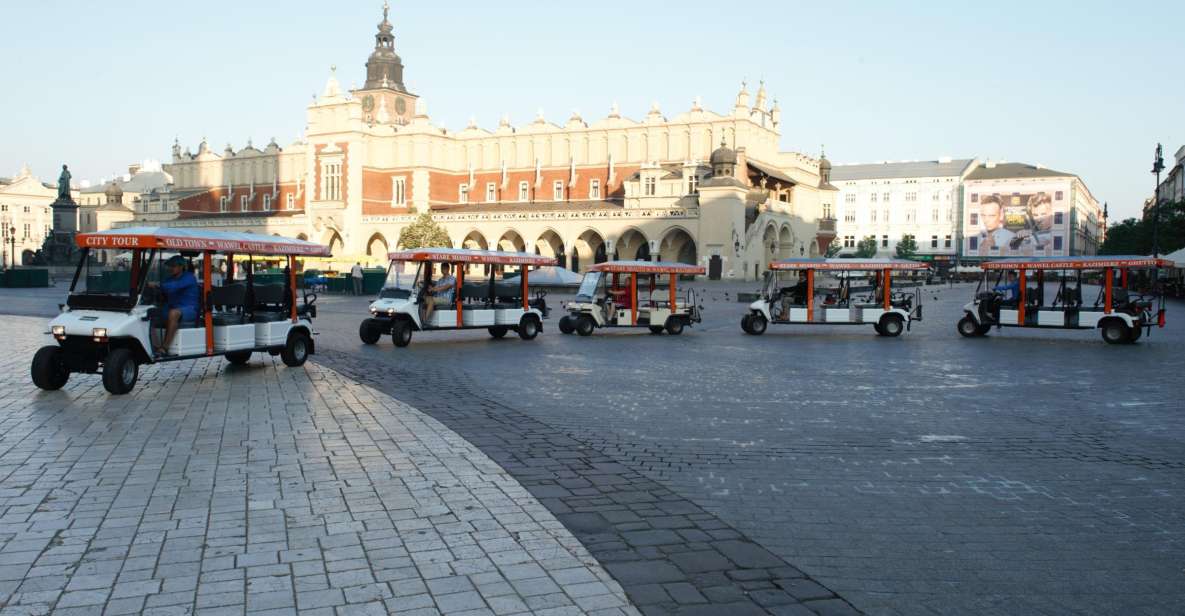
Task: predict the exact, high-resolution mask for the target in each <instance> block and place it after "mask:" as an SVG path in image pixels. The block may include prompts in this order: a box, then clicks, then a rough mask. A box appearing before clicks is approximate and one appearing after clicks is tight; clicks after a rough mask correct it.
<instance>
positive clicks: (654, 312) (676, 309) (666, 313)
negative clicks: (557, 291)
mask: <svg viewBox="0 0 1185 616" xmlns="http://www.w3.org/2000/svg"><path fill="white" fill-rule="evenodd" d="M704 272H705V270H704V268H703V267H701V266H699V265H688V264H686V263H664V262H661V261H606V262H604V263H597V264H596V265H593V266H592V267H590V268H588V272H586V273H585V274H584V279H583V280H581V282H580V289H579V290H577V292H576V301H574V302H572V303H570V304H568V306H567V309H568V314H567V315H565V316H564V317H562V318H560V323H559V328H560V331H561V332H563V333H565V334H571V333H572V332H576V333H577V334H580V335H581V336H588V335H591V334H592V333H593V331H594V330H595V329H597V328H599V327H645V328H648V329H649V330H650V333H652V334H661V333H663V332H664V331H665V332H667V333H668V334H670V335H672V336H678V335H679V334H681V333H683V328H684V327H686V326H689V325H691V324H692V323H699V322H700V321H701V320H702V319H701V316H700V313H701V310H702V307H701V306H699V305H698V304H697V303H696V297H695V292H694V291H692V290H691V289H688V290H687V293H686V294H685V297H684V301H683V303H682V304H680V303H679V298H678V290H677V288H678V277H679V276H702V275H703V274H704ZM659 276H667V278H668V281H667V288H666V289H664V290H659V289H658V288H657V286H656V285H657V278H658V277H659ZM639 277H642V278H643V280H645V281H646V286H645V287H644V290H643V295H642V297H639V296H638V291H639V288H640V285H639V284H638V279H639Z"/></svg>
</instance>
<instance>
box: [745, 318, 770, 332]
mask: <svg viewBox="0 0 1185 616" xmlns="http://www.w3.org/2000/svg"><path fill="white" fill-rule="evenodd" d="M749 316H750V319H749V333H750V334H752V335H754V336H760V335H761V334H764V333H765V328H766V326H768V325H769V323H768V322H767V321H766V320H765V315H761V314H753V315H749Z"/></svg>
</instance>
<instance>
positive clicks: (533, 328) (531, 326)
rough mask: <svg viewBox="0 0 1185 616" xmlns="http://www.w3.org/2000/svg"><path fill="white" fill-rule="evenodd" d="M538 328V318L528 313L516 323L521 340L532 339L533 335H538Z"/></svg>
mask: <svg viewBox="0 0 1185 616" xmlns="http://www.w3.org/2000/svg"><path fill="white" fill-rule="evenodd" d="M539 329H540V327H539V319H536V318H535V315H533V314H528V315H527V316H525V317H523V320H522V321H520V322H519V324H518V337H519V338H522V339H523V340H534V339H535V336H538V335H539Z"/></svg>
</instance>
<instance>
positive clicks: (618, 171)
mask: <svg viewBox="0 0 1185 616" xmlns="http://www.w3.org/2000/svg"><path fill="white" fill-rule="evenodd" d="M638 169H639V167H637V166H633V167H625V166H618V167H616V168H615V170H614V171H615V175H616V181H615V182H614V184H613V185H612V186H610V185H609V168H608V167H607V166H605V165H598V166H595V167H577V168H576V185H575V186H571V187H569V186H568V181H569V180H570V179H571V173H572V172H571V169H570V168H567V167H562V168H548V169H543V170H542V172H541V173H540V176H541V177H542V181H540V182H539V186H538V187H536V186H535V170H534V169H522V170H516V171H507V173H506V187H505V189H503V188H502V172H501V171H491V172H482V173H475V174H473V180H474V181H473V186H472V187H470V189H469V203H485V198H486V183H487V182H493V183H494V185H495V187H496V188H497V190H498V200H499V201H503V202H506V201H518V184H519V182H522V181H525V182H527V185H528V187H529V189H530V191H531V200H532V201H554V195H553V191H552V185H553V183H554V182H555V181H556V180H559V181H561V182H563V184H564V199H565V200H566V201H587V200H589V198H590V197H589V189H590V182H591V181H592V180H593V179H599V180H601V199H607V198H617V199H620V198H623V197H624V196H625V190H624V188H622V182H623V181H624V180H625V178H627V177H629V176H630V175H633V173H634V172H636V171H637V170H638ZM468 181H469V174H468V173H443V172H431V174H430V175H429V181H428V198H429V201H430V202H431V203H432V204H448V203H457V199H458V195H459V193H460V188H461V185H462V184H465V183H467V182H468ZM387 192H388V193H390V187H389V186H388V188H387Z"/></svg>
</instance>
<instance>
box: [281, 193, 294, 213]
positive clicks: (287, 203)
mask: <svg viewBox="0 0 1185 616" xmlns="http://www.w3.org/2000/svg"><path fill="white" fill-rule="evenodd" d="M284 209H286V210H295V209H296V195H294V194H292V193H288V195H287V196H286V197H285V198H284Z"/></svg>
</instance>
